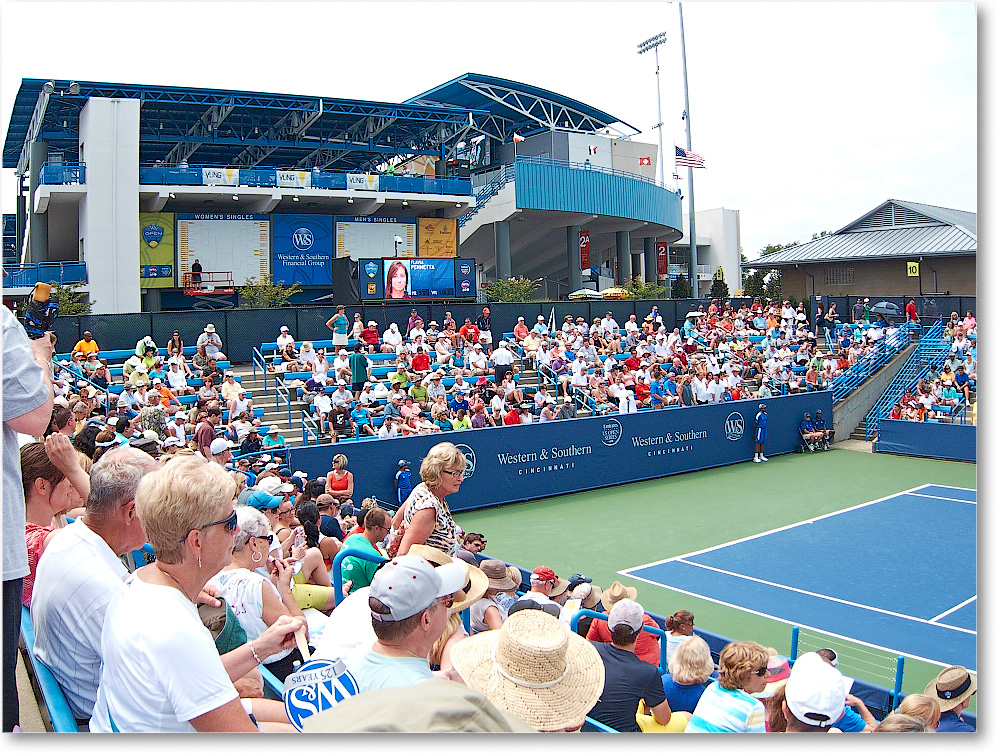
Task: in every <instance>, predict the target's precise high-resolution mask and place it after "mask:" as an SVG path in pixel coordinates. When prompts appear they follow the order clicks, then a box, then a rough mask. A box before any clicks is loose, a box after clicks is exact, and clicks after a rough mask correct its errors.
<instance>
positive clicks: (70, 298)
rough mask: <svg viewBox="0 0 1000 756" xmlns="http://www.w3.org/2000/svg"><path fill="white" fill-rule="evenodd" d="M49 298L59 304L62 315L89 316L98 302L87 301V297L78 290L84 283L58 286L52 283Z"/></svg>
mask: <svg viewBox="0 0 1000 756" xmlns="http://www.w3.org/2000/svg"><path fill="white" fill-rule="evenodd" d="M51 283H52V291H51V292H50V294H49V297H50V298H51V299H52V300H54V301H56V302H58V303H59V314H60V315H89V314H90V308H91V307H93V306H94V305H95V304H96V302H90V301H88V300H87V295H86V294H85V293H83V292H81V291H78V289H79V288H80V287H81V286H83V284H82V283H70V284H65V285H63V284H57V283H56V282H55V281H52V282H51Z"/></svg>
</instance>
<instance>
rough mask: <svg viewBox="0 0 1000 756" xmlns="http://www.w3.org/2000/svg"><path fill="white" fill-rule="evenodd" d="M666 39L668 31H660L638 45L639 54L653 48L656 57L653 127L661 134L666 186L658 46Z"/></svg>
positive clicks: (661, 176)
mask: <svg viewBox="0 0 1000 756" xmlns="http://www.w3.org/2000/svg"><path fill="white" fill-rule="evenodd" d="M666 41H667V33H666V32H660V33H659V34H655V35H653V36H652V37H650V38H649V39H647V40H645V41H643V42H640V43H639V44H638V45H636V47H638V48H639V55H642V54H643V53H646V52H649V51H650V50H652V51H653V56H654V57H655V58H656V120H657V124H656V126H654V127H653V128H655V129H656V133H657V135H658V136H659V140H660V159H659V161H658V162H659V164H660V165H659V167H660V186H665V184H664V183H663V164H664V163H665V162H666V159H665V157H664V155H663V111H662V108H661V106H660V52H659V50H658V49H657V48H659V46H660V45H662V44H664V43H665V42H666Z"/></svg>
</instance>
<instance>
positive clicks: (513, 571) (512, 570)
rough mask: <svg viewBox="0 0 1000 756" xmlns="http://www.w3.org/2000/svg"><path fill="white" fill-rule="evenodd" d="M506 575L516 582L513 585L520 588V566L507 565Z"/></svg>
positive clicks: (521, 578) (522, 577)
mask: <svg viewBox="0 0 1000 756" xmlns="http://www.w3.org/2000/svg"><path fill="white" fill-rule="evenodd" d="M507 577H509V578H510V579H511V580H513V581H514V582H515V583H517V585H516V586H515V588H520V587H521V581H523V580H524V576H523V575H522V574H521V570H520V568H519V567H515V566H514V565H512V564H509V565H507Z"/></svg>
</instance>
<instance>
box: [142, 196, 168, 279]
mask: <svg viewBox="0 0 1000 756" xmlns="http://www.w3.org/2000/svg"><path fill="white" fill-rule="evenodd" d="M173 285H174V214H173V213H139V287H140V288H142V289H169V288H172V287H173Z"/></svg>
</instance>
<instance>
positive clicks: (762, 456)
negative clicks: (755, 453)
mask: <svg viewBox="0 0 1000 756" xmlns="http://www.w3.org/2000/svg"><path fill="white" fill-rule="evenodd" d="M760 461H761V462H767V457H765V456H764V455H763V454H761V455H760Z"/></svg>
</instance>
